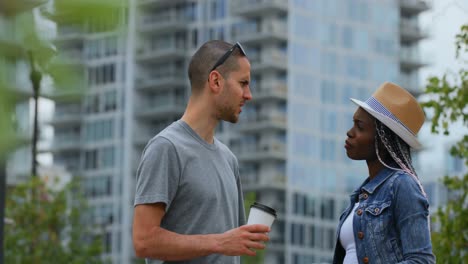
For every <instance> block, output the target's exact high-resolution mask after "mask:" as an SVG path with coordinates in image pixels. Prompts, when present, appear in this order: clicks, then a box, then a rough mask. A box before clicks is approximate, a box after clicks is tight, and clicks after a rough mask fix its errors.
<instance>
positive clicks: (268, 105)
mask: <svg viewBox="0 0 468 264" xmlns="http://www.w3.org/2000/svg"><path fill="white" fill-rule="evenodd" d="M428 8H429V6H428V4H427V3H426V2H425V1H421V0H399V1H395V0H383V1H370V0H321V1H305V0H289V1H285V0H270V1H267V0H186V1H184V0H129V6H128V9H126V10H122V13H119V14H115V15H116V17H117V18H120V19H121V21H122V23H121V28H120V30H119V29H117V30H109V29H108V28H102V27H99V23H98V21H93V22H90V23H88V26H87V28H85V29H84V30H81V29H78V28H72V27H68V28H60V27H59V28H58V39H57V43H58V44H57V45H58V46H59V49H62V51H66V52H68V54H69V55H70V58H72V60H69V61H68V62H67V63H73V64H77V65H81V67H82V69H83V73H84V75H85V77H86V85H87V86H88V88H87V90H86V95H85V96H84V97H83V98H82V100H80V101H69V100H68V97H66V96H57V97H56V98H57V100H56V111H55V119H54V121H53V125H54V127H55V140H54V144H53V151H54V153H55V155H54V159H55V162H56V163H58V164H60V165H65V166H67V168H68V169H69V170H71V171H72V172H73V174H74V175H77V176H78V175H79V176H80V177H83V179H84V181H83V182H84V187H85V190H86V193H87V196H88V198H89V202H90V205H91V206H92V209H93V213H94V218H93V219H94V224H100V225H103V226H104V230H105V231H104V232H105V236H104V237H105V250H106V256H109V257H111V258H112V260H113V263H130V262H131V259H132V258H133V255H134V253H133V248H132V238H131V223H132V215H133V206H132V204H133V195H134V189H135V172H136V168H137V166H138V161H139V158H140V155H141V152H142V150H143V147H144V146H145V144H146V143H147V141H148V140H149V139H150V138H151V137H152V136H154V135H155V134H157V133H158V132H159V131H160V130H161V129H163V128H164V127H166V126H167V125H169V124H170V123H171V122H173V121H174V120H176V119H178V118H180V117H181V115H182V114H183V111H184V108H185V105H186V102H187V99H188V96H189V94H190V89H189V83H188V78H187V74H186V71H187V66H188V61H189V59H190V56H191V55H192V54H193V52H194V51H195V50H196V49H197V48H198V47H199V46H200V45H201V44H202V43H203V42H205V41H207V40H209V39H224V40H227V41H229V42H232V43H234V42H236V41H239V42H241V43H242V45H243V46H244V47H245V48H246V51H247V55H248V57H249V59H250V61H251V65H252V84H251V87H252V93H253V97H254V99H253V100H252V101H251V102H249V103H248V104H247V106H246V107H245V109H244V111H243V113H242V114H241V120H240V121H239V124H236V125H232V124H229V123H224V122H223V123H221V124H220V126H219V128H218V131H217V137H218V138H220V139H221V141H223V142H225V143H226V144H228V145H229V146H230V147H231V149H232V150H233V152H234V153H235V154H236V155H237V157H238V159H239V161H240V168H241V177H242V181H243V187H244V191H245V193H246V196H247V197H249V199H255V200H258V201H260V202H262V203H265V204H267V205H270V206H272V207H274V208H276V209H277V210H278V211H279V214H278V219H277V220H276V222H275V223H274V226H273V231H272V233H271V241H270V242H269V243H268V250H267V251H266V254H265V256H264V263H268V264H275V263H279V264H283V263H294V264H296V263H313V262H330V260H331V257H332V255H333V248H334V246H335V233H336V225H337V223H338V218H339V216H340V213H341V211H342V210H343V209H344V207H345V206H346V205H347V202H348V194H349V193H350V192H351V191H352V190H353V189H354V188H356V187H357V186H358V184H360V183H361V182H362V181H363V180H364V179H365V178H366V175H367V171H366V166H365V164H364V163H363V162H361V163H359V162H351V161H350V160H349V159H348V158H347V157H346V155H345V151H344V150H343V141H344V139H345V133H346V131H347V129H348V128H349V127H350V126H351V124H352V115H353V113H354V111H355V109H356V106H354V105H353V104H352V103H351V102H350V101H349V98H350V97H354V98H358V99H362V100H365V99H367V97H368V96H369V95H370V94H371V92H372V91H373V90H374V89H376V88H377V86H378V85H379V84H381V83H382V82H384V81H393V82H396V83H399V84H400V85H401V86H403V87H406V88H408V89H409V90H410V91H412V92H414V93H417V92H418V83H417V80H418V78H417V72H418V68H419V67H421V66H423V65H424V63H422V62H421V60H420V59H419V58H418V57H417V52H418V49H417V44H418V41H419V40H421V39H422V38H424V37H425V36H426V35H425V34H424V33H423V32H422V31H421V30H420V28H419V27H418V25H417V17H418V14H419V13H420V12H423V11H425V10H427V9H428ZM122 29H123V31H122ZM62 95H63V94H62ZM187 221H189V219H187Z"/></svg>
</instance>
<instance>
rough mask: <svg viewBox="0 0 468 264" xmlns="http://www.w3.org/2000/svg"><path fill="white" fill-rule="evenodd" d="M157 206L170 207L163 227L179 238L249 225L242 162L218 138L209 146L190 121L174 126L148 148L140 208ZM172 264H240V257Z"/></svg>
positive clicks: (139, 182) (139, 173) (142, 168)
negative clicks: (241, 176) (160, 203)
mask: <svg viewBox="0 0 468 264" xmlns="http://www.w3.org/2000/svg"><path fill="white" fill-rule="evenodd" d="M157 202H162V203H165V204H166V214H165V215H164V217H163V219H162V221H161V227H162V228H164V229H167V230H170V231H173V232H175V233H178V234H186V235H190V234H215V233H224V232H226V231H228V230H230V229H233V228H236V227H239V226H240V225H243V224H245V212H244V205H243V196H242V187H241V183H240V177H239V168H238V162H237V159H236V157H235V156H234V154H233V153H232V152H231V151H230V150H229V149H228V148H227V147H226V146H225V145H224V144H223V143H221V142H220V141H218V140H217V139H216V138H215V139H214V143H213V144H209V143H207V142H206V141H205V140H203V139H202V138H201V137H200V136H199V135H198V134H197V133H196V132H195V131H193V130H192V129H191V128H190V126H189V125H188V124H187V123H185V122H184V121H182V120H178V121H176V122H174V123H172V124H171V125H170V126H168V127H167V128H166V129H164V130H163V131H161V132H160V133H159V134H158V135H156V136H155V137H154V138H152V139H151V140H150V141H149V142H148V144H147V146H146V147H145V149H144V151H143V154H142V158H141V161H140V165H139V168H138V171H137V182H136V193H135V203H134V205H135V206H136V205H138V204H151V203H157ZM146 263H153V264H154V263H167V262H162V261H158V260H149V259H147V260H146ZM171 263H223V264H230V263H232V264H234V263H235V264H238V263H240V257H230V256H224V255H218V254H213V255H210V256H207V257H202V258H197V259H193V260H190V261H181V262H171Z"/></svg>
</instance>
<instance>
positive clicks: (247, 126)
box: [238, 112, 288, 133]
mask: <svg viewBox="0 0 468 264" xmlns="http://www.w3.org/2000/svg"><path fill="white" fill-rule="evenodd" d="M287 125H288V124H287V118H286V113H281V112H270V113H265V114H259V115H251V116H247V117H246V119H245V120H242V121H241V122H240V123H239V126H238V129H239V131H241V132H245V133H249V132H250V133H252V132H261V131H271V130H281V131H285V130H286V128H287Z"/></svg>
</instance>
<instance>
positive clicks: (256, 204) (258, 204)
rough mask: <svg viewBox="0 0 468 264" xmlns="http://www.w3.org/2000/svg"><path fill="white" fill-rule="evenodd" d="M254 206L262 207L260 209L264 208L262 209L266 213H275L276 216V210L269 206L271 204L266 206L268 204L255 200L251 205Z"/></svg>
mask: <svg viewBox="0 0 468 264" xmlns="http://www.w3.org/2000/svg"><path fill="white" fill-rule="evenodd" d="M252 207H255V208H257V209H260V210H262V211H264V212H266V213H269V214H271V215H273V216H274V217H275V218H276V210H275V209H273V208H271V207H269V206H266V205H264V204H261V203H257V202H254V203H253V204H252V205H251V206H250V208H252Z"/></svg>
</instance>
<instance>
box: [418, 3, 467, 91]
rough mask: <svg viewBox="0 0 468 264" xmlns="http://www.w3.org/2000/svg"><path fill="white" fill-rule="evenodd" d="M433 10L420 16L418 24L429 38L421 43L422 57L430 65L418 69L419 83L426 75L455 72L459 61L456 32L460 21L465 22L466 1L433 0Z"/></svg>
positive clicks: (422, 81) (422, 82)
mask: <svg viewBox="0 0 468 264" xmlns="http://www.w3.org/2000/svg"><path fill="white" fill-rule="evenodd" d="M429 3H432V9H431V10H429V11H426V12H424V13H422V14H421V15H420V19H419V22H420V25H421V28H422V29H424V30H428V32H429V35H430V37H429V38H428V39H427V40H425V41H422V42H421V44H420V49H421V53H420V55H421V58H422V59H424V60H426V61H428V62H429V63H430V65H429V66H428V67H425V68H423V69H421V71H420V74H419V75H420V76H419V77H420V82H421V84H424V83H426V80H427V78H428V77H429V76H434V75H436V76H442V74H443V73H445V72H447V71H455V72H456V71H457V70H458V69H460V64H459V63H457V61H456V60H455V35H456V34H457V33H458V32H459V31H460V27H461V25H462V24H467V23H468V1H466V0H432V1H429Z"/></svg>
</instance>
